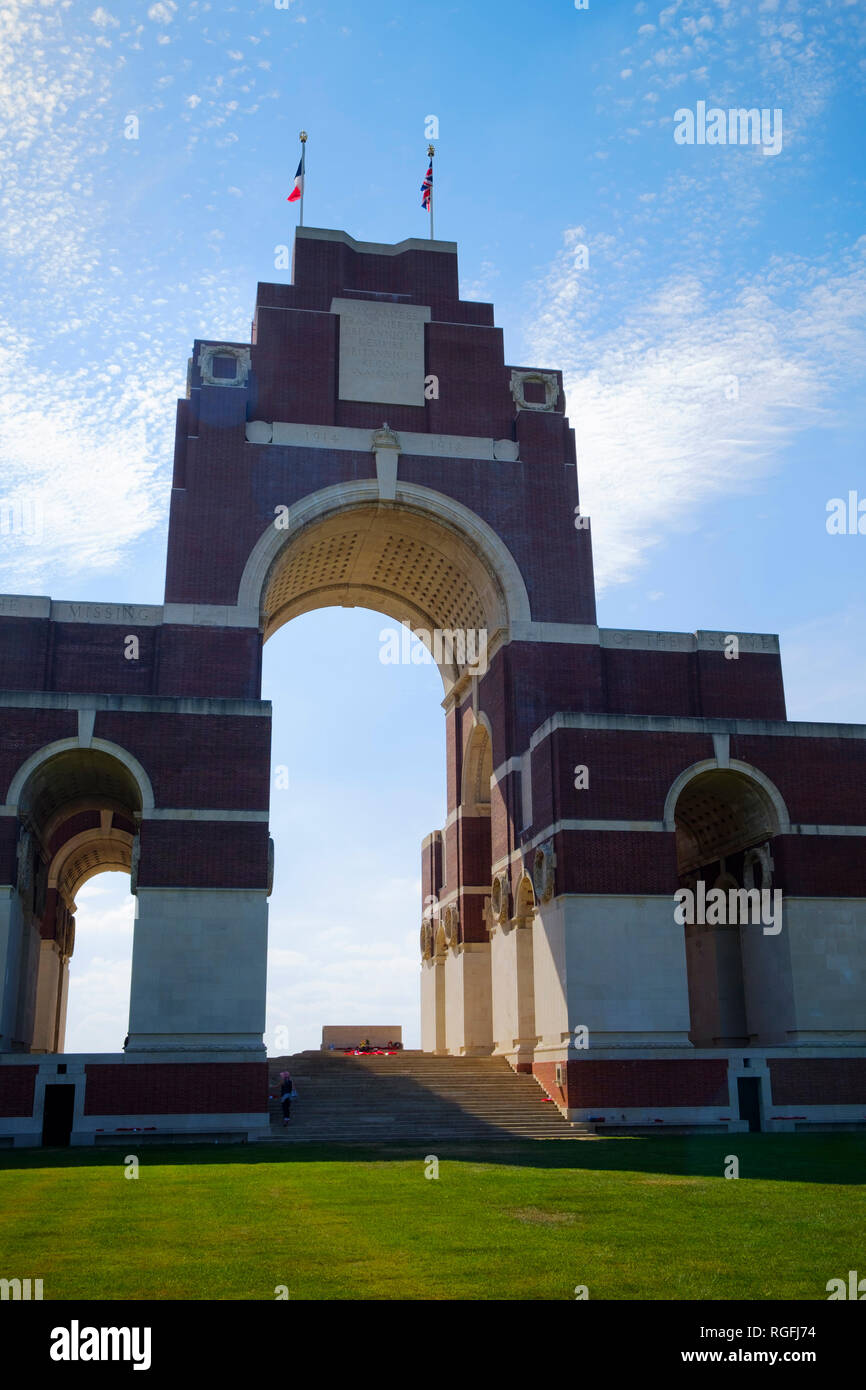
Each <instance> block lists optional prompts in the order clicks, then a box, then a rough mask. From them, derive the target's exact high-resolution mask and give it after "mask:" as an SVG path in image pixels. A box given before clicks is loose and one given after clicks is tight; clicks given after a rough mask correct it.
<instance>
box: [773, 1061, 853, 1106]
mask: <svg viewBox="0 0 866 1390" xmlns="http://www.w3.org/2000/svg"><path fill="white" fill-rule="evenodd" d="M768 1066H769V1069H770V1086H771V1089H772V1095H773V1104H774V1105H866V1057H792V1058H790V1059H779V1060H776V1059H775V1058H774V1059H771V1060H770V1062H769V1063H768Z"/></svg>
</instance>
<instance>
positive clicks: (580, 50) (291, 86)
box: [0, 0, 866, 1047]
mask: <svg viewBox="0 0 866 1390" xmlns="http://www.w3.org/2000/svg"><path fill="white" fill-rule="evenodd" d="M864 81H866V20H864V13H863V7H862V5H857V4H846V3H839V2H837V3H829V2H828V3H799V0H791V3H785V0H758V3H757V4H752V5H750V6H748V7H746V6H743V5H739V4H736V3H734V2H733V0H730V3H723V2H722V0H699V3H679V4H678V3H673V4H671V5H668V6H661V7H660V6H655V5H651V4H648V3H639V4H637V5H635V4H630V3H618V2H617V0H607V3H601V0H589V7H588V9H586V10H577V9H575V7H574V4H573V3H572V0H555V2H554V0H543V3H540V4H535V5H533V6H527V5H525V4H523V5H518V4H515V3H511V0H506V3H501V4H497V5H495V6H494V5H493V4H489V3H481V4H473V5H471V6H470V5H454V6H447V5H446V6H436V7H431V6H429V5H427V4H420V3H405V0H404V3H401V4H400V5H397V4H383V3H376V2H375V0H373V3H369V0H367V2H365V4H364V5H363V7H362V6H360V5H357V4H356V5H349V4H331V3H326V4H314V3H310V2H309V0H293V2H292V3H291V4H289V5H288V7H287V8H286V9H277V8H276V6H275V5H274V4H273V3H258V4H253V3H239V4H235V5H221V4H216V3H214V4H197V3H190V4H181V3H177V4H174V3H171V2H170V0H157V2H156V3H151V4H148V3H129V2H128V0H124V2H123V3H110V0H106V3H104V4H100V5H98V6H97V5H92V4H90V3H83V4H82V3H78V0H76V2H75V3H56V0H52V3H50V4H38V3H24V0H3V3H2V6H0V372H2V379H3V384H4V390H3V393H2V396H0V461H2V468H3V478H4V482H3V495H4V498H5V499H6V501H7V504H12V503H14V502H15V501H25V500H32V499H34V498H38V500H39V503H40V505H41V507H42V514H43V517H44V528H43V533H42V536H41V538H40V539H38V540H36V539H34V538H33V537H30V536H21V535H15V534H4V535H2V536H0V569H2V575H0V586H2V588H3V589H4V590H5V591H6V592H9V593H43V594H45V593H48V594H51V595H52V596H53V597H57V598H61V597H62V598H80V599H83V598H114V599H121V598H134V599H137V600H139V601H144V602H159V601H161V598H162V578H163V564H164V555H165V527H166V518H167V504H168V483H169V477H170V460H171V444H172V431H173V419H174V401H175V399H176V397H177V396H179V395H181V394H182V393H183V390H184V381H185V374H186V360H187V357H188V356H189V353H190V350H191V346H192V339H193V338H194V337H195V336H196V335H199V336H206V337H211V338H213V337H220V336H224V337H226V338H230V339H240V340H244V339H245V338H247V337H248V333H249V320H250V315H251V310H252V305H253V300H254V295H255V284H256V281H257V280H259V279H261V280H268V279H283V278H285V272H282V271H276V270H275V269H274V263H275V254H276V248H278V247H279V246H281V245H284V244H286V243H290V241H291V236H292V234H293V228H294V225H295V221H296V212H295V211H294V210H293V209H292V208H291V207H290V206H289V205H288V204H287V203H286V201H285V198H286V194H287V192H288V191H289V188H290V187H291V180H292V176H293V174H294V170H295V166H296V163H297V158H298V142H297V133H298V130H299V129H300V128H301V127H302V126H303V127H304V128H306V129H307V130H308V131H309V134H310V140H309V144H308V157H307V175H308V183H307V198H306V209H305V213H306V221H307V222H308V224H310V225H317V226H325V227H338V228H343V229H345V230H346V231H348V232H350V233H351V234H352V235H353V236H355V237H358V238H361V239H364V238H366V239H371V240H379V241H397V240H400V239H401V238H403V237H406V236H412V235H416V236H423V235H425V234H426V231H427V224H426V219H425V214H424V212H423V211H422V209H421V207H420V199H419V193H418V186H419V184H420V181H421V177H422V175H423V172H424V168H425V149H426V143H427V142H426V139H425V136H424V124H425V118H426V117H428V116H430V115H435V116H436V117H437V118H438V121H439V137H440V138H439V140H438V141H437V142H436V143H437V160H436V230H437V234H438V235H439V236H442V237H444V238H448V239H453V240H456V241H457V242H458V244H459V248H460V267H461V277H462V283H463V293H464V295H465V296H466V297H469V298H477V299H491V300H492V301H493V302H494V303H495V304H496V313H497V322H498V323H499V324H500V325H501V326H502V327H503V329H504V331H505V340H506V352H507V357H508V360H510V361H511V362H514V363H520V364H522V365H538V366H561V367H562V368H563V369H564V371H565V373H566V383H567V392H568V408H569V414H570V417H571V422H572V424H573V425H574V427H575V429H576V432H577V440H578V452H579V466H580V478H581V487H582V501H583V509H584V511H587V512H589V514H590V515H591V516H592V522H593V533H594V545H595V558H596V570H597V575H598V579H599V589H600V620H601V622H602V623H603V624H604V625H606V626H611V627H617V626H622V627H648V628H660V629H671V630H675V631H693V630H695V629H696V628H698V627H705V628H720V629H724V630H730V629H735V630H736V629H739V630H746V631H759V632H760V631H767V632H778V633H779V634H780V637H781V642H782V653H783V660H784V663H785V672H786V686H787V692H788V703H789V714H790V715H791V717H793V718H799V719H809V718H816V719H830V720H833V719H840V720H852V721H858V722H866V711H864V705H866V701H864V690H866V656H864V652H866V642H864V630H866V624H864V617H866V599H864V582H863V581H864V571H866V536H852V535H849V536H830V535H828V534H827V531H826V526H825V519H826V506H827V502H828V501H829V500H830V499H831V498H833V497H838V496H847V494H848V492H849V491H851V490H856V491H858V495H859V496H860V497H861V498H866V469H864V450H863V440H864V401H863V391H862V381H863V368H864V358H866V336H864V310H866V226H864V216H863V208H864V172H866V163H864V159H863V156H862V131H863V129H864V127H866V121H864ZM699 101H703V102H705V103H706V104H707V106H709V107H712V106H721V107H722V108H725V109H727V108H729V107H757V108H759V109H763V108H766V109H767V110H768V111H775V110H781V112H782V131H783V140H782V148H781V150H780V152H779V153H778V154H777V155H773V156H767V155H764V154H763V152H762V150H761V148H760V147H752V146H746V147H742V146H739V145H723V146H708V145H704V146H697V145H694V146H688V145H680V144H678V143H677V142H676V141H675V140H674V138H673V132H674V128H675V113H676V112H677V110H680V109H692V110H694V109H695V108H696V106H697V103H698V102H699ZM130 117H134V118H135V121H133V122H130V120H129V118H130ZM130 130H133V131H134V132H135V134H136V135H137V138H135V139H128V138H126V134H127V132H129V131H130ZM580 247H586V254H584V255H581V254H580V252H579V248H580ZM587 260H588V263H586V262H587ZM732 383H733V386H732ZM381 627H382V620H381V619H380V618H379V617H378V616H377V615H374V614H369V613H363V612H359V611H342V610H333V611H330V610H329V611H327V612H324V613H320V614H313V615H309V616H308V617H306V618H304V619H300V620H297V621H296V622H295V623H292V624H291V625H290V626H289V627H288V628H286V629H283V630H282V631H281V632H280V634H279V635H278V636H277V637H276V638H274V640H273V641H272V642H271V643H270V644H269V646H268V648H267V649H266V686H267V688H266V692H265V693H266V695H268V697H269V698H272V699H273V700H274V708H275V735H274V761H275V763H285V764H286V765H288V767H289V769H290V788H289V790H288V791H286V792H275V793H274V799H273V802H274V804H273V810H274V834H275V838H276V839H277V846H278V858H277V880H276V889H275V894H274V898H273V899H272V909H271V917H272V941H273V959H272V969H271V976H270V980H271V986H270V1006H271V1007H270V1027H271V1028H272V1029H273V1028H274V1027H277V1026H287V1027H288V1028H289V1036H290V1045H291V1046H292V1047H299V1046H309V1045H314V1044H315V1041H316V1037H317V1033H318V1029H319V1027H320V1025H321V1024H322V1023H328V1022H341V1021H344V1020H349V1021H357V1022H358V1023H375V1022H377V1021H378V1020H380V1019H381V1020H382V1021H383V1022H395V1023H396V1022H402V1023H404V1025H406V1027H407V1030H409V1033H408V1035H409V1036H410V1037H412V1036H413V1035H414V1036H415V1037H417V1032H414V1030H416V1028H417V1000H416V992H417V976H418V955H417V936H418V892H419V890H418V844H419V841H420V839H421V837H422V836H423V835H424V834H426V833H427V832H428V831H429V830H430V829H432V828H434V827H435V826H436V825H438V824H440V823H441V820H442V817H443V813H444V812H443V807H444V779H443V738H442V716H441V710H440V708H439V701H440V699H441V689H440V686H439V683H438V676H437V675H436V672H435V670H434V669H433V668H430V667H408V668H406V667H383V666H382V665H381V664H380V663H379V661H378V633H379V631H380V629H381ZM301 657H303V660H304V662H305V664H306V665H307V666H308V668H311V669H312V670H313V671H315V672H316V673H318V683H317V684H316V685H313V686H311V684H310V683H309V681H307V682H305V683H304V687H303V689H299V688H298V682H297V681H296V680H293V678H292V672H293V669H296V667H297V663H298V661H299V660H300V658H301ZM297 728H303V729H305V730H307V729H308V730H309V736H305V737H304V738H303V739H301V740H298V739H294V740H293V739H292V738H291V737H290V733H289V731H290V730H291V729H297ZM325 728H329V729H330V730H332V731H333V730H335V729H336V731H337V733H336V734H333V733H330V734H329V735H328V736H327V738H326V736H325V735H324V733H322V732H320V731H321V730H324V729H325ZM303 804H305V805H306V809H305V811H304V812H303V813H301V811H300V809H299V808H300V807H301V806H302V805H303ZM334 837H336V844H337V862H338V863H339V864H340V865H341V869H340V871H339V872H338V873H334V874H328V875H327V876H326V879H325V882H323V880H322V875H321V873H320V866H321V865H322V864H324V863H325V862H326V858H327V851H326V846H327V845H328V844H329V843H333V841H334ZM121 888H122V883H121V881H120V880H115V879H114V878H113V877H109V876H102V877H101V878H99V879H96V880H93V881H92V882H91V884H89V885H88V886H87V887H86V888H85V889H84V890H83V892H82V894H81V895H80V905H81V910H80V912H79V918H78V923H79V931H78V946H77V950H76V955H75V957H74V960H73V979H74V988H73V992H72V996H71V1001H70V1020H71V1026H70V1038H69V1043H70V1047H113V1046H116V1045H117V1042H118V1041H119V1040H120V1038H122V1035H123V1032H124V1031H125V1007H126V994H127V991H128V986H127V985H126V984H125V983H124V980H125V979H128V954H129V942H130V933H131V925H130V920H129V910H130V903H131V900H130V899H129V897H128V894H125V896H124V893H125V890H124V892H121V891H120V889H121ZM124 972H126V973H125V974H124Z"/></svg>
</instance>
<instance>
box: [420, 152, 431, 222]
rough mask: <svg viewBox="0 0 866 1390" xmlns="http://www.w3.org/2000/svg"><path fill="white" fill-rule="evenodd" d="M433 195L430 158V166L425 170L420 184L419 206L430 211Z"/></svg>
mask: <svg viewBox="0 0 866 1390" xmlns="http://www.w3.org/2000/svg"><path fill="white" fill-rule="evenodd" d="M432 197H433V160H432V159H431V160H430V168H429V169H428V170H427V173H426V176H425V178H424V182H423V183H422V185H421V206H422V208H424V209H425V211H427V212H429V211H430V202H431V199H432Z"/></svg>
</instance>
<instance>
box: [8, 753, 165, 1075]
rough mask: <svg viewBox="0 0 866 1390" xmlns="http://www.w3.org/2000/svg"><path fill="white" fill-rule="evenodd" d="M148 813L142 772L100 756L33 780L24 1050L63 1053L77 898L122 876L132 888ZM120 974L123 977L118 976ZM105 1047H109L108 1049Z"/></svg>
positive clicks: (20, 1014) (22, 878)
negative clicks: (102, 877) (92, 884)
mask: <svg viewBox="0 0 866 1390" xmlns="http://www.w3.org/2000/svg"><path fill="white" fill-rule="evenodd" d="M142 809H143V798H142V792H141V788H140V786H139V783H138V781H137V780H136V777H135V776H134V774H133V772H132V771H131V770H130V768H129V767H127V766H126V765H125V764H124V763H123V762H121V760H120V759H119V758H117V757H114V756H113V755H112V754H110V753H107V752H105V751H104V750H102V749H98V748H78V747H76V748H68V749H65V750H64V751H61V752H58V753H55V754H54V755H53V756H50V757H47V758H45V759H44V760H43V761H42V762H39V763H38V764H37V765H36V766H35V767H34V768H33V769H32V770H31V771H30V773H29V774H28V775H27V777H26V778H25V780H24V783H23V785H22V787H21V790H20V793H19V796H18V816H19V838H18V849H17V863H18V877H17V889H18V897H19V906H20V911H21V914H22V918H23V923H22V928H23V940H24V942H25V949H24V950H23V951H22V952H21V961H20V965H19V979H18V985H17V999H18V1008H17V1018H16V1033H17V1039H18V1045H19V1046H20V1047H21V1048H22V1050H25V1051H31V1052H49V1053H51V1052H63V1051H64V1048H65V1033H66V1015H67V1002H68V990H69V978H70V962H71V960H72V956H73V952H74V950H75V941H76V913H77V910H78V909H77V896H78V894H79V892H80V891H81V889H82V888H83V887H84V885H85V884H87V883H88V882H89V881H90V880H91V879H93V878H94V877H95V876H96V875H97V874H103V873H108V874H112V875H114V874H118V873H122V874H124V875H129V876H130V878H129V879H127V882H130V881H131V877H132V875H133V873H134V866H135V858H136V844H137V833H138V826H139V822H140V818H141V814H142ZM115 891H116V890H115ZM92 896H93V895H88V898H91V897H92ZM97 901H98V897H97ZM128 915H129V914H128V909H125V916H126V917H128ZM118 966H119V968H120V974H121V975H122V974H123V971H124V967H125V966H126V962H124V961H122V960H118V961H116V962H115V967H118ZM126 973H127V974H128V968H127V969H126ZM113 975H114V977H116V978H119V977H120V976H119V975H118V969H117V968H115V969H114V972H113ZM122 1037H123V1034H122V1033H121V1034H120V1036H119V1037H118V1038H117V1039H116V1041H114V1042H113V1045H111V1050H113V1051H119V1050H120V1046H121V1041H122ZM106 1045H107V1040H106V1042H105V1043H103V1044H102V1046H106Z"/></svg>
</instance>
